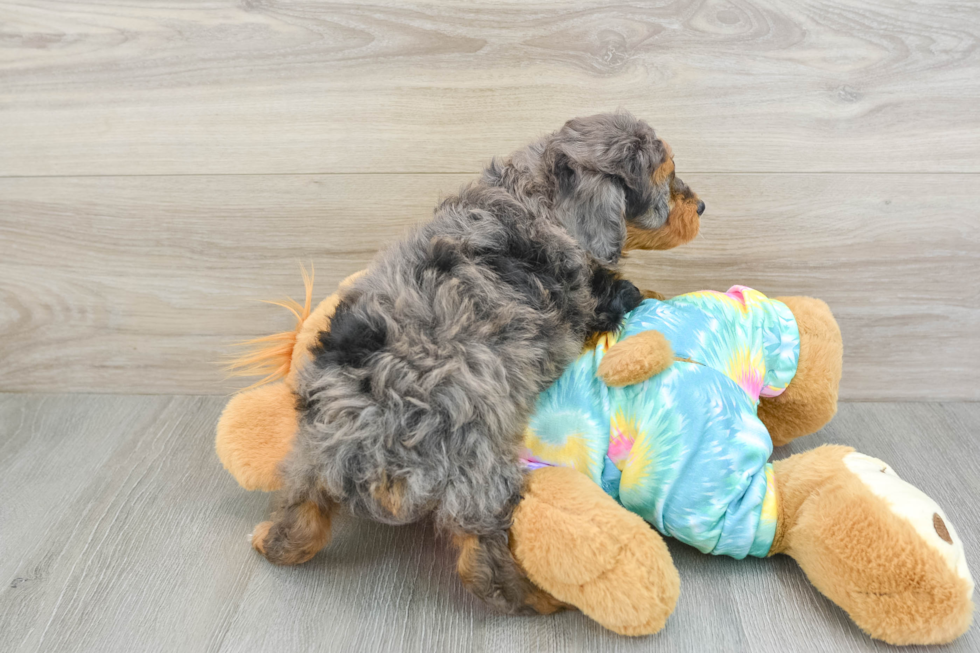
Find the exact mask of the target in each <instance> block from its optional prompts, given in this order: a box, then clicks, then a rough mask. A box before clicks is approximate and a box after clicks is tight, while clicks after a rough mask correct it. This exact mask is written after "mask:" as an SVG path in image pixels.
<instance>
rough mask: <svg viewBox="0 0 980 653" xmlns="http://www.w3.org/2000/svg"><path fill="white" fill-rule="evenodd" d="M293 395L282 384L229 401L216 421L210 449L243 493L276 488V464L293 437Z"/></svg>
mask: <svg viewBox="0 0 980 653" xmlns="http://www.w3.org/2000/svg"><path fill="white" fill-rule="evenodd" d="M296 427H297V414H296V396H295V395H294V394H293V391H292V390H291V389H290V388H289V386H287V385H286V384H284V383H275V384H272V385H265V386H261V387H258V388H253V389H252V390H248V391H246V392H242V393H241V394H237V395H235V396H234V397H232V398H231V401H229V402H228V405H227V406H225V410H224V412H223V413H221V418H220V419H219V420H218V434H217V437H216V438H215V441H214V448H215V450H216V451H217V452H218V458H220V459H221V464H222V465H224V467H225V469H227V470H228V472H229V473H230V474H231V475H232V476H234V477H235V480H236V481H238V483H239V485H241V486H242V487H243V488H245V489H246V490H263V491H265V492H273V491H275V490H277V489H279V486H280V484H281V481H280V478H279V470H278V466H279V462H280V461H281V460H282V459H283V458H285V457H286V454H287V453H289V450H290V449H291V448H292V445H293V437H294V436H295V435H296Z"/></svg>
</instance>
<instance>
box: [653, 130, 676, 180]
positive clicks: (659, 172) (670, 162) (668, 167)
mask: <svg viewBox="0 0 980 653" xmlns="http://www.w3.org/2000/svg"><path fill="white" fill-rule="evenodd" d="M663 144H664V150H665V152H666V154H665V158H664V161H663V163H661V164H660V165H659V166H657V169H656V170H654V171H653V177H652V180H653V184H654V186H660V185H662V184H663V183H664V182H666V181H667V180H668V179H670V175H672V174H673V172H674V153H673V152H672V151H671V149H670V145H668V144H667V142H666V141H663Z"/></svg>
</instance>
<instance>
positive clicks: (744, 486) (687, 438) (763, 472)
mask: <svg viewBox="0 0 980 653" xmlns="http://www.w3.org/2000/svg"><path fill="white" fill-rule="evenodd" d="M649 330H657V331H660V332H661V333H663V334H664V336H666V338H667V340H668V341H670V344H671V346H672V347H673V350H674V355H675V356H676V357H677V358H679V359H687V360H689V361H693V362H687V361H681V360H678V361H675V362H674V363H673V365H672V366H671V367H669V368H668V369H667V370H666V371H664V372H662V373H660V374H658V375H656V376H654V377H652V378H650V379H648V380H646V381H643V382H642V383H637V384H634V385H631V386H626V387H623V388H611V387H609V386H607V385H606V384H605V383H603V382H602V380H601V379H600V378H599V376H598V375H597V374H596V370H597V368H598V366H599V362H600V361H601V360H602V357H603V356H604V355H605V352H606V350H607V349H608V348H609V347H611V346H612V345H613V344H615V343H616V342H618V341H619V340H621V339H623V338H625V337H627V336H631V335H634V334H637V333H640V332H643V331H649ZM799 337H800V336H799V330H798V328H797V325H796V320H795V319H794V318H793V314H792V312H790V310H789V308H787V306H786V305H785V304H783V303H782V302H779V301H776V300H771V299H768V298H767V297H766V296H765V295H763V294H762V293H760V292H757V291H755V290H752V289H750V288H745V287H742V286H734V287H733V288H732V289H731V290H729V291H728V292H727V293H719V292H713V291H705V292H696V293H691V294H688V295H681V296H679V297H675V298H673V299H671V300H668V301H657V300H646V301H644V302H643V303H642V304H640V306H639V307H637V308H636V309H635V310H634V311H632V312H631V313H630V314H629V315H627V316H626V319H625V321H624V324H623V327H622V328H621V329H620V331H619V332H618V333H614V334H613V333H610V334H606V335H605V336H603V338H602V339H601V340H600V342H599V344H598V346H596V347H595V349H594V350H590V351H587V352H586V353H584V354H583V355H582V356H581V357H579V359H578V360H577V361H576V362H575V363H573V364H572V365H571V366H570V367H569V368H568V369H567V370H566V371H565V373H564V374H563V375H562V376H561V378H559V379H558V381H556V382H555V383H554V385H552V386H551V387H550V388H549V389H548V390H546V391H545V392H544V393H542V395H541V396H540V397H539V398H538V402H537V406H536V409H535V412H534V414H533V415H532V417H531V420H530V423H529V426H528V429H527V432H526V434H525V438H524V444H525V452H524V454H525V455H524V458H525V461H526V463H527V464H528V465H529V466H531V467H537V466H541V465H564V466H569V467H574V468H575V469H578V470H579V471H581V472H583V473H584V474H586V475H588V476H589V477H590V478H592V480H594V481H595V482H596V483H599V484H600V485H601V486H602V488H603V489H604V490H605V491H606V492H608V493H609V494H610V495H612V496H613V497H614V498H615V499H617V500H618V501H619V502H620V503H621V504H622V505H623V506H625V507H626V508H627V509H629V510H631V511H633V512H635V513H637V514H639V515H640V516H641V517H643V518H644V519H645V520H647V521H648V522H650V523H651V524H652V525H653V526H654V527H655V528H656V529H657V530H658V531H660V532H661V533H663V534H664V535H669V536H671V537H674V538H677V539H678V540H681V541H682V542H686V543H687V544H690V545H691V546H694V547H696V548H698V549H700V550H701V551H703V552H705V553H713V554H719V555H720V554H724V555H729V556H732V557H734V558H744V557H745V556H746V555H751V556H759V557H762V556H765V555H766V554H767V553H768V552H769V549H770V547H771V546H772V540H773V537H774V536H775V532H776V493H775V485H774V481H773V475H772V465H771V464H769V463H768V462H767V461H768V460H769V455H770V454H771V453H772V439H771V438H770V437H769V433H768V431H767V430H766V427H765V426H764V425H763V424H762V422H761V421H760V420H759V418H758V416H757V408H756V407H757V406H758V402H759V397H760V395H761V396H763V397H772V396H776V395H778V394H780V393H781V392H783V390H785V389H786V386H787V385H788V384H789V382H790V381H791V380H792V379H793V376H794V375H795V373H796V366H797V362H798V359H799V350H800V347H799Z"/></svg>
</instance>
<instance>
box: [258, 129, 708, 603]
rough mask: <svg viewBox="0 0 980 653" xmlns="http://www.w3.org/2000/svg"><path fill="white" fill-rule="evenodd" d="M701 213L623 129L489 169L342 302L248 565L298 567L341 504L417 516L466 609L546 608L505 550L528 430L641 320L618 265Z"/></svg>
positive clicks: (554, 139) (690, 232)
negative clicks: (605, 348) (592, 343)
mask: <svg viewBox="0 0 980 653" xmlns="http://www.w3.org/2000/svg"><path fill="white" fill-rule="evenodd" d="M703 210H704V204H703V203H702V202H700V201H699V200H698V198H697V196H696V195H695V194H694V193H693V192H692V191H691V190H690V189H689V188H688V187H687V186H686V185H685V184H684V183H683V182H682V181H681V180H680V179H678V178H677V177H676V176H675V174H674V164H673V160H672V158H671V154H670V149H669V148H668V147H667V145H666V144H665V143H664V142H663V141H661V140H658V139H657V137H656V136H655V134H654V131H653V129H651V128H650V127H649V126H648V125H647V124H645V123H644V122H642V121H639V120H637V119H636V118H634V117H633V116H631V115H630V114H628V113H614V114H603V115H597V116H591V117H588V118H578V119H575V120H571V121H569V122H568V123H566V124H565V126H564V127H562V128H561V129H560V130H558V131H557V132H555V133H553V134H550V135H548V136H546V137H544V138H542V139H541V140H539V141H537V142H535V143H533V144H532V145H530V146H528V147H527V148H525V149H523V150H520V151H518V152H516V153H515V154H513V155H512V156H511V157H509V158H508V159H506V160H503V161H498V160H494V161H492V162H491V163H490V164H489V166H487V168H486V169H485V170H484V172H483V175H482V177H481V179H480V180H479V181H477V182H475V183H473V184H471V185H469V186H468V187H466V188H464V189H462V190H461V191H460V192H459V194H457V195H455V196H453V197H450V198H449V199H447V200H445V201H443V202H442V204H441V205H440V206H439V207H438V208H437V209H436V212H435V217H434V219H433V220H432V221H431V222H429V223H428V224H426V225H424V226H422V227H420V228H418V229H416V230H415V231H414V232H413V233H411V234H410V235H409V236H408V237H406V238H404V239H402V240H401V241H399V242H397V243H396V244H394V245H392V246H391V247H389V248H388V249H387V250H385V251H383V252H382V253H380V254H379V255H378V257H377V258H376V259H375V261H374V262H373V263H372V265H371V267H370V268H369V269H368V271H367V273H366V274H365V275H364V276H363V277H361V278H360V279H359V280H358V281H356V282H355V283H354V284H353V285H352V286H351V287H350V288H349V289H348V290H347V292H346V293H345V295H344V297H343V299H342V301H341V303H340V304H339V305H338V307H337V310H336V314H335V315H334V317H333V320H332V322H331V324H330V327H329V330H328V331H324V332H322V333H321V334H320V342H319V345H318V346H317V347H316V348H315V349H314V350H313V355H314V357H315V359H314V361H313V364H311V365H307V366H306V368H304V373H303V374H302V376H301V378H300V380H299V383H298V394H299V397H300V399H299V401H300V406H299V409H300V414H301V419H300V427H299V432H298V435H297V438H296V442H295V445H294V447H293V450H292V452H291V454H290V456H289V457H288V458H287V459H286V460H285V461H284V463H283V470H282V472H283V473H282V477H283V489H282V490H281V491H280V493H279V495H278V496H277V499H276V502H277V503H276V505H277V507H276V509H275V511H274V513H273V517H272V521H271V522H264V523H263V524H261V525H260V527H259V528H257V529H256V532H255V535H254V536H253V544H254V546H255V548H256V549H257V550H258V551H260V552H261V553H262V554H263V555H265V557H266V558H268V559H269V560H270V561H271V562H273V563H277V564H296V563H300V562H304V561H306V560H308V559H309V558H311V557H312V556H313V555H314V554H315V553H316V552H317V551H318V550H319V549H320V548H321V547H323V546H324V545H325V544H326V543H327V542H328V541H329V539H330V519H331V515H332V514H333V513H334V511H335V510H336V508H337V507H338V506H339V505H344V506H347V507H348V508H349V509H350V510H351V511H352V512H353V513H354V514H358V515H364V516H367V517H370V518H372V519H376V520H378V521H382V522H385V523H390V524H401V523H406V522H411V521H415V520H418V519H421V518H423V517H426V516H432V517H433V518H434V520H435V523H436V525H437V526H438V527H440V528H441V529H443V530H444V531H447V532H449V533H450V534H451V535H453V537H454V540H455V542H456V543H457V545H458V547H459V549H460V558H459V563H458V570H459V573H460V576H461V578H462V581H463V583H464V584H465V585H466V587H467V588H468V589H469V590H470V591H471V592H473V593H474V594H476V595H477V596H479V597H480V598H482V599H484V600H485V601H487V602H488V603H489V604H490V605H491V606H493V607H494V608H496V609H498V610H501V611H503V612H508V613H524V612H532V611H535V610H536V611H550V610H552V609H554V607H555V605H554V604H553V603H552V602H551V601H550V600H549V599H550V597H548V596H547V595H544V594H543V593H542V592H540V591H539V590H537V589H536V588H535V587H534V586H533V585H532V584H531V583H530V581H528V580H527V578H526V577H525V575H524V574H523V572H522V571H521V569H520V568H519V566H518V565H517V564H516V562H515V561H514V559H513V558H512V556H511V553H510V550H509V548H508V535H507V532H508V529H509V527H510V523H511V514H512V511H513V509H514V507H515V506H516V504H517V503H518V501H520V498H521V491H522V488H523V486H524V479H525V470H524V469H523V467H522V466H521V464H520V462H519V460H518V454H519V450H520V446H521V441H522V435H523V432H524V428H525V424H526V421H527V418H528V415H529V413H530V411H531V409H532V407H533V405H534V402H535V399H536V398H537V396H538V394H539V393H540V392H541V391H543V390H544V389H545V388H547V387H548V386H549V385H550V384H551V383H552V382H553V381H554V380H555V379H556V378H557V377H558V376H559V375H560V374H561V372H562V370H563V369H564V368H565V366H566V365H568V364H569V363H570V362H571V361H572V360H574V359H575V357H576V356H577V355H578V354H579V353H580V352H581V351H582V347H583V345H584V344H585V343H586V341H587V340H588V339H589V338H590V337H592V336H594V335H595V334H598V333H601V332H604V331H609V330H613V329H615V328H616V327H617V325H618V324H619V322H620V320H621V318H622V317H623V315H624V314H625V313H626V312H628V311H630V310H631V309H633V308H634V307H635V306H636V305H637V304H639V302H640V300H641V294H640V292H639V291H638V290H637V289H636V288H635V287H634V286H633V285H632V284H631V283H629V282H628V281H626V280H624V279H621V278H619V276H618V275H617V273H616V269H615V267H616V265H617V263H618V261H619V259H620V257H621V255H622V253H623V251H624V250H625V249H630V248H643V249H665V248H668V247H673V246H676V245H679V244H681V243H683V242H686V241H688V240H690V239H691V238H693V237H694V236H695V235H696V234H697V231H698V225H699V216H700V214H701V212H702V211H703Z"/></svg>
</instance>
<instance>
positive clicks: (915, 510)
mask: <svg viewBox="0 0 980 653" xmlns="http://www.w3.org/2000/svg"><path fill="white" fill-rule="evenodd" d="M352 280H353V277H352V278H351V279H348V280H347V281H345V282H344V283H343V284H341V287H340V290H339V291H338V294H335V295H333V296H331V297H328V298H327V299H326V300H324V301H323V302H321V303H320V305H319V306H317V308H316V309H315V310H313V311H311V310H310V306H311V300H312V281H311V280H310V279H307V280H306V281H307V283H306V302H305V305H304V306H300V305H298V304H295V303H293V304H288V305H286V306H287V307H288V308H290V310H292V311H293V312H294V313H295V314H296V316H297V318H298V324H297V327H296V330H295V331H293V332H287V333H283V334H277V335H275V336H269V337H267V338H263V339H260V340H258V341H253V343H252V344H255V345H258V346H259V348H260V350H259V351H257V352H256V353H255V354H253V355H251V356H247V357H245V358H243V359H242V360H241V361H239V363H238V364H237V366H236V367H235V369H236V370H237V371H239V372H243V373H247V374H253V373H259V372H262V373H265V374H266V377H265V378H264V379H263V380H262V381H261V382H260V383H259V384H257V385H258V387H254V388H251V389H248V390H246V391H244V392H242V393H240V394H238V395H236V396H235V397H233V398H232V400H231V401H230V402H229V404H228V406H227V407H226V409H225V411H224V413H223V414H222V416H221V419H220V421H219V424H218V429H217V440H216V449H217V452H218V455H219V457H220V459H221V461H222V463H223V464H224V466H225V468H226V469H227V470H228V471H229V472H231V474H232V475H233V476H234V477H235V478H236V480H238V482H239V483H240V484H241V485H242V486H243V487H245V488H246V489H257V490H266V491H271V490H275V489H277V488H278V486H279V478H278V471H277V465H278V463H279V461H281V460H282V459H283V458H284V457H285V455H286V454H287V453H288V451H289V450H290V447H291V444H292V439H293V436H294V434H295V432H296V428H297V419H298V417H297V412H296V409H295V396H294V392H293V388H294V387H295V380H296V374H297V371H298V370H299V369H301V368H302V366H303V365H305V364H306V363H307V362H308V361H310V360H311V359H312V356H311V354H310V350H311V349H312V348H313V347H315V345H316V343H317V342H318V336H319V333H320V332H322V331H325V330H327V329H329V323H330V316H331V315H332V313H333V311H334V309H335V308H336V306H337V304H338V303H339V296H338V295H339V293H340V292H342V291H343V289H344V288H345V287H346V285H347V284H349V283H350V281H352ZM841 357H842V346H841V339H840V331H839V329H838V328H837V324H836V322H835V321H834V319H833V316H832V315H831V313H830V310H829V309H828V308H827V306H826V304H824V303H823V302H821V301H819V300H815V299H811V298H806V297H786V298H780V299H779V300H770V299H768V298H766V297H765V296H763V295H762V294H761V293H758V292H756V291H753V290H751V289H748V288H742V287H738V286H736V287H735V288H733V289H731V290H730V291H729V292H728V293H724V294H723V293H715V292H702V293H692V294H689V295H682V296H680V297H675V298H673V299H671V300H668V301H661V300H658V299H648V300H645V301H644V302H643V304H641V306H640V307H639V308H637V309H636V310H634V311H633V312H632V313H631V314H630V315H629V316H628V317H627V319H626V322H625V323H624V325H623V327H622V328H621V330H620V331H619V332H618V333H615V334H605V335H604V336H603V337H602V338H600V339H599V341H598V342H596V343H594V346H591V347H590V348H588V349H587V350H586V351H585V352H584V353H583V355H582V356H581V357H580V358H579V359H578V360H577V361H576V362H575V363H574V364H573V365H572V366H570V367H569V368H568V369H567V370H566V371H565V373H564V374H563V375H562V377H561V378H560V379H559V380H558V381H557V382H556V383H555V384H554V385H553V386H552V387H551V388H550V389H549V390H547V391H546V392H545V393H543V394H542V396H541V397H540V398H539V401H538V405H537V408H536V411H535V413H534V414H533V416H532V418H531V420H530V423H529V426H528V430H527V433H526V436H525V448H524V452H523V458H524V460H525V462H526V464H527V465H528V467H529V468H530V471H529V474H528V484H527V488H526V491H525V494H524V497H523V499H522V502H521V503H520V505H518V507H517V509H516V510H515V513H514V522H513V526H512V528H511V531H510V543H511V549H512V552H513V553H514V556H515V558H516V559H517V561H518V562H519V563H520V565H521V566H522V568H523V569H524V570H525V572H526V573H527V575H528V577H529V578H530V580H531V581H532V582H533V583H534V584H535V585H537V586H538V587H539V588H541V589H542V590H543V592H542V593H541V597H540V598H539V600H538V603H537V604H536V605H535V606H534V607H535V608H537V609H538V611H540V612H551V611H554V610H555V609H558V608H561V607H575V608H578V609H579V610H581V611H582V612H583V613H585V614H587V615H589V616H590V617H592V618H593V619H595V620H596V621H597V622H598V623H600V624H601V625H603V626H605V627H606V628H609V629H611V630H613V631H615V632H617V633H621V634H626V635H644V634H650V633H654V632H657V631H658V630H660V629H661V628H663V626H664V624H665V622H666V619H667V617H668V616H669V615H670V613H671V612H672V611H673V609H674V606H675V604H676V601H677V596H678V593H679V588H680V579H679V576H678V573H677V570H676V568H675V567H674V566H673V563H672V561H671V558H670V554H669V551H668V549H667V547H666V545H665V543H664V541H663V539H662V537H661V536H660V535H659V534H658V533H657V531H659V532H660V533H662V534H665V535H670V536H672V537H675V538H677V539H679V540H681V541H683V542H686V543H688V544H690V545H692V546H695V547H697V548H698V549H700V550H701V551H703V552H706V553H714V554H726V555H730V556H733V557H736V558H743V557H746V556H750V555H751V556H758V557H764V556H769V555H775V554H777V553H783V554H787V555H790V556H792V557H793V558H794V559H796V560H797V562H798V563H799V564H800V567H802V568H803V570H804V572H805V573H806V574H807V576H808V577H809V578H810V580H811V581H812V582H813V584H814V585H815V586H816V587H817V588H818V589H819V590H820V591H821V592H822V593H824V594H825V595H826V596H827V597H828V598H830V599H831V600H832V601H834V602H835V603H837V604H838V605H840V606H841V607H842V608H843V609H844V610H845V611H846V612H847V613H848V614H849V615H850V616H851V618H852V619H853V620H854V621H855V622H856V623H857V624H858V625H859V626H860V627H861V628H862V629H863V630H865V631H866V632H867V633H868V634H869V635H871V636H872V637H875V638H878V639H882V640H884V641H886V642H889V643H892V644H930V643H942V642H948V641H951V640H953V639H955V638H956V637H958V636H959V635H960V634H962V633H963V632H965V630H966V629H967V628H968V627H969V624H970V621H971V619H972V613H973V604H972V601H971V598H972V592H973V581H972V579H971V577H970V573H969V570H968V569H967V566H966V562H965V559H964V555H963V547H962V543H961V542H960V540H959V539H958V538H957V536H956V532H955V530H954V529H953V527H952V524H950V522H949V520H948V518H947V517H946V515H945V513H943V511H942V509H941V508H940V507H939V506H938V505H936V503H935V502H934V501H932V500H931V499H930V498H929V497H927V496H926V495H925V494H923V493H922V492H921V491H919V490H918V489H916V488H914V487H913V486H911V485H910V484H908V483H906V482H904V481H902V480H901V479H900V478H899V477H898V476H897V475H896V474H895V472H894V471H893V470H892V469H891V468H890V467H889V466H888V465H887V464H885V463H883V462H882V461H880V460H877V459H875V458H871V457H868V456H864V455H862V454H859V453H857V452H855V451H854V450H853V449H851V448H849V447H843V446H823V447H819V448H817V449H814V450H812V451H808V452H805V453H801V454H797V455H794V456H791V457H789V458H787V459H785V460H781V461H778V462H776V463H772V464H770V463H769V462H768V458H769V455H770V454H771V452H772V445H773V444H774V443H775V444H776V445H781V444H784V443H786V442H789V441H790V440H792V439H794V438H797V437H799V436H802V435H806V434H809V433H812V432H814V431H816V430H818V429H819V428H821V427H822V426H823V425H824V424H825V423H826V422H827V421H829V419H830V418H831V417H832V416H833V415H834V413H835V412H836V404H837V387H838V383H839V380H840V372H841ZM268 524H269V523H268V522H264V523H263V524H259V526H258V527H257V528H256V530H255V532H254V534H253V540H252V541H253V546H255V547H256V548H257V549H259V550H261V547H262V542H263V539H264V537H265V534H266V532H267V530H268ZM648 524H649V525H653V526H654V527H655V528H656V531H655V530H653V529H652V528H650V526H649V525H648ZM324 544H325V543H324ZM459 564H460V566H461V567H464V566H465V565H466V564H467V551H466V550H465V549H464V550H463V551H462V553H461V556H460V561H459Z"/></svg>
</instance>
